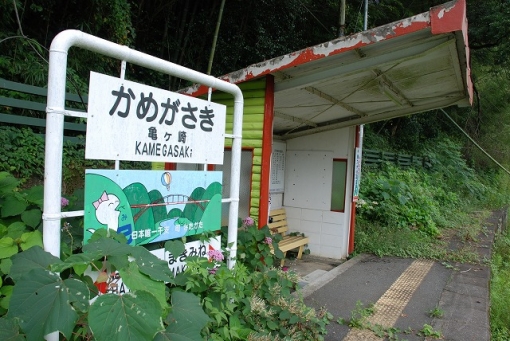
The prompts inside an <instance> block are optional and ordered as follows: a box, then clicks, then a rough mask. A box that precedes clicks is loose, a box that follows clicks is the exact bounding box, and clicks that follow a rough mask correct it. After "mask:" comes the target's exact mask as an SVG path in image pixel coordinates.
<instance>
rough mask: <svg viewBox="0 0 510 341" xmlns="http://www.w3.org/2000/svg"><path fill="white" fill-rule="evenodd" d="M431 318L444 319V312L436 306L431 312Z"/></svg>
mask: <svg viewBox="0 0 510 341" xmlns="http://www.w3.org/2000/svg"><path fill="white" fill-rule="evenodd" d="M429 316H430V317H433V318H442V317H443V316H444V311H443V309H441V308H439V307H437V306H436V307H435V308H434V309H432V310H430V311H429Z"/></svg>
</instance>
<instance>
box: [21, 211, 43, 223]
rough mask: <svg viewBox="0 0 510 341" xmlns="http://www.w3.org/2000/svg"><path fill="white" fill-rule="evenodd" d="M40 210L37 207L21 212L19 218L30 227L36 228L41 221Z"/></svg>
mask: <svg viewBox="0 0 510 341" xmlns="http://www.w3.org/2000/svg"><path fill="white" fill-rule="evenodd" d="M41 218H42V212H41V210H40V209H38V208H34V209H32V210H28V211H25V212H23V213H21V220H22V221H23V222H24V223H25V224H26V225H27V226H30V227H33V228H36V227H37V226H38V225H39V224H40V223H41Z"/></svg>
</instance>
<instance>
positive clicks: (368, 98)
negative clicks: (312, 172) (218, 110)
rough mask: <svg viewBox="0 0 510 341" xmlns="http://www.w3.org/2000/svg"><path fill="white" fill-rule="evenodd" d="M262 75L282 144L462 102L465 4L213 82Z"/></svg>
mask: <svg viewBox="0 0 510 341" xmlns="http://www.w3.org/2000/svg"><path fill="white" fill-rule="evenodd" d="M268 74H271V75H273V76H274V77H275V78H274V79H275V95H274V96H275V99H274V103H275V108H274V114H275V120H274V133H275V134H276V135H280V136H281V137H282V138H283V139H289V138H293V137H297V136H303V135H307V134H312V133H316V132H320V131H326V130H332V129H337V128H342V127H347V126H352V125H357V124H365V123H371V122H376V121H380V120H385V119H389V118H394V117H398V116H405V115H410V114H414V113H419V112H424V111H427V110H432V109H436V108H442V107H447V106H451V105H459V106H467V105H470V104H471V101H472V84H471V79H470V69H469V48H468V41H467V20H466V3H465V0H457V1H451V2H449V3H446V4H444V5H441V6H437V7H434V8H432V9H431V10H430V11H429V12H426V13H422V14H419V15H416V16H413V17H411V18H407V19H404V20H400V21H397V22H393V23H390V24H387V25H384V26H380V27H377V28H374V29H371V30H368V31H364V32H361V33H358V34H354V35H351V36H347V37H342V38H338V39H335V40H332V41H329V42H326V43H323V44H320V45H316V46H313V47H309V48H306V49H303V50H301V51H297V52H293V53H290V54H287V55H285V56H281V57H277V58H273V59H271V60H268V61H264V62H262V63H258V64H254V65H251V66H249V67H247V68H245V69H242V70H239V71H236V72H232V73H230V74H228V75H225V76H223V77H220V78H222V79H225V80H228V81H230V82H232V83H241V82H245V81H249V80H252V79H255V78H259V77H262V76H265V75H268ZM204 90H205V89H204V88H203V87H200V86H196V87H193V88H190V89H188V90H187V91H186V92H187V93H189V94H193V95H197V94H200V93H203V92H204Z"/></svg>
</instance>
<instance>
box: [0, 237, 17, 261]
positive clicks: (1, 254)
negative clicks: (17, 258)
mask: <svg viewBox="0 0 510 341" xmlns="http://www.w3.org/2000/svg"><path fill="white" fill-rule="evenodd" d="M17 253H18V244H16V243H15V242H14V239H12V238H11V237H3V238H1V239H0V259H1V258H9V257H11V256H13V255H15V254H17Z"/></svg>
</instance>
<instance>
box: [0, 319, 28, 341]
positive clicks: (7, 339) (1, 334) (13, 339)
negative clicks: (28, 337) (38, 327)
mask: <svg viewBox="0 0 510 341" xmlns="http://www.w3.org/2000/svg"><path fill="white" fill-rule="evenodd" d="M0 340H2V341H23V340H25V337H23V336H22V335H20V332H19V327H18V324H17V323H16V320H14V319H8V318H0Z"/></svg>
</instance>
